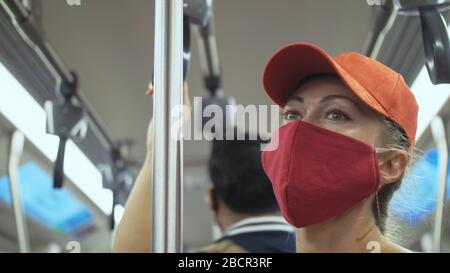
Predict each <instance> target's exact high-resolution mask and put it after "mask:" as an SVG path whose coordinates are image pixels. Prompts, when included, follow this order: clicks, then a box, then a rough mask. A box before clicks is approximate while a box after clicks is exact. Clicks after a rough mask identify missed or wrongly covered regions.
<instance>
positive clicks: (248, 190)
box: [208, 134, 278, 214]
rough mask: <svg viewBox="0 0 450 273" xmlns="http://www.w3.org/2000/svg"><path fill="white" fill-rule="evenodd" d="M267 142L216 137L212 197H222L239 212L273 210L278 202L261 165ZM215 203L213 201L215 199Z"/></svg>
mask: <svg viewBox="0 0 450 273" xmlns="http://www.w3.org/2000/svg"><path fill="white" fill-rule="evenodd" d="M263 143H265V142H264V141H262V140H260V139H258V140H249V134H245V140H214V141H213V142H212V145H213V149H212V153H211V157H210V159H209V164H208V168H209V175H210V178H211V180H212V184H213V186H214V189H213V198H216V199H220V200H222V201H223V202H224V203H225V204H226V205H227V206H228V207H229V208H230V209H231V210H232V211H234V212H236V213H246V214H259V213H274V212H277V211H278V205H277V202H276V199H275V196H274V193H273V189H272V185H271V183H270V181H269V178H268V177H267V175H266V173H265V172H264V170H263V167H262V164H261V145H262V144H263ZM213 202H214V200H213Z"/></svg>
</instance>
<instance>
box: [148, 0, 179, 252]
mask: <svg viewBox="0 0 450 273" xmlns="http://www.w3.org/2000/svg"><path fill="white" fill-rule="evenodd" d="M154 61H155V65H154V80H155V83H154V88H155V92H154V107H153V120H154V133H153V134H154V135H153V137H154V138H153V141H154V142H153V144H154V146H153V147H154V148H153V241H152V242H153V252H155V253H168V252H169V253H173V252H181V251H182V201H183V198H182V195H183V194H182V177H183V175H182V173H183V171H182V162H181V161H182V158H183V143H182V141H181V140H180V139H179V138H178V136H177V135H173V133H172V132H173V131H174V130H173V128H176V126H179V122H180V120H182V119H181V118H182V112H173V109H176V107H177V106H180V105H183V92H182V90H183V76H182V75H183V1H182V0H156V1H155V57H154Z"/></svg>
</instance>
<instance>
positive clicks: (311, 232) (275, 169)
mask: <svg viewBox="0 0 450 273" xmlns="http://www.w3.org/2000/svg"><path fill="white" fill-rule="evenodd" d="M264 87H265V89H266V91H267V93H268V95H269V96H270V97H271V98H272V99H273V100H274V101H275V102H276V103H277V104H278V105H280V107H282V108H283V117H284V119H285V121H286V124H285V125H283V126H282V127H281V128H280V129H279V130H278V132H277V133H276V134H275V135H274V136H273V138H272V142H271V144H269V146H268V147H267V149H266V151H264V152H263V155H262V162H263V167H264V169H265V171H266V173H267V175H268V176H269V178H270V180H271V182H272V185H273V189H274V193H275V196H276V198H277V201H278V204H279V206H280V209H281V211H282V214H283V216H284V217H285V219H286V220H287V221H288V222H289V223H291V224H292V225H293V226H295V227H296V228H297V229H296V237H297V238H296V239H297V251H298V252H409V251H408V250H407V249H405V248H403V247H401V246H399V245H396V244H395V243H393V242H391V241H389V240H388V239H387V238H386V237H385V236H384V235H383V234H384V231H385V221H386V217H387V208H388V203H389V200H390V199H391V197H392V194H393V193H394V191H395V190H396V189H398V188H399V186H400V183H401V180H402V178H403V174H404V172H405V169H406V167H407V165H408V161H409V158H410V156H409V154H410V152H411V151H412V150H413V147H414V140H415V134H416V128H417V112H418V106H417V103H416V101H415V98H414V96H413V94H412V93H411V91H410V90H409V89H408V87H407V85H406V84H405V82H404V80H403V78H402V77H401V76H400V75H399V74H398V73H396V72H395V71H393V70H391V69H389V68H387V67H386V66H384V65H383V64H381V63H379V62H377V61H374V60H371V59H369V58H367V57H364V56H361V55H359V54H357V53H352V52H350V53H344V54H341V55H339V56H337V57H335V58H331V57H330V56H328V55H327V54H326V53H325V52H324V51H323V50H322V49H320V48H318V47H316V46H314V45H311V44H307V43H297V44H292V45H288V46H287V47H284V48H282V49H281V50H279V51H278V52H277V53H276V54H275V55H274V56H273V57H272V58H271V60H270V61H269V63H268V64H267V66H266V69H265V72H264ZM185 102H186V103H187V105H189V100H188V99H187V87H186V88H185ZM150 129H151V126H150ZM149 132H151V130H149ZM150 135H151V134H149V136H150ZM375 147H376V148H375ZM151 153H152V141H151V138H150V137H149V142H148V156H147V159H146V163H145V164H144V167H143V169H142V171H141V173H140V175H139V176H138V178H137V181H136V184H135V186H134V189H133V191H132V193H131V195H130V197H129V200H128V202H127V205H126V208H125V214H124V216H123V218H122V222H121V223H120V225H119V228H118V230H117V235H116V239H115V243H114V250H115V251H121V252H124V251H132V252H137V251H150V250H151V239H150V234H151V226H152V219H151V204H152V202H151V200H149V198H148V197H149V196H151V177H152V175H151V172H152V170H151V168H148V167H146V166H151V165H150V163H151Z"/></svg>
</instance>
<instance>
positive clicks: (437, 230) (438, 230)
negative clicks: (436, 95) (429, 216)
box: [431, 116, 448, 252]
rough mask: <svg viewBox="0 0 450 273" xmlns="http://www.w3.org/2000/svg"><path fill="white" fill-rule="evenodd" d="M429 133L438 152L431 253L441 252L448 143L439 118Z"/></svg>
mask: <svg viewBox="0 0 450 273" xmlns="http://www.w3.org/2000/svg"><path fill="white" fill-rule="evenodd" d="M431 132H432V134H433V139H434V142H435V143H436V146H437V148H438V152H439V178H438V179H439V180H438V192H437V199H436V214H435V217H434V234H433V252H441V240H442V225H443V216H444V203H445V192H446V186H447V177H448V143H447V134H446V131H445V124H444V121H443V120H442V118H441V117H440V116H437V117H435V118H434V119H433V121H432V123H431Z"/></svg>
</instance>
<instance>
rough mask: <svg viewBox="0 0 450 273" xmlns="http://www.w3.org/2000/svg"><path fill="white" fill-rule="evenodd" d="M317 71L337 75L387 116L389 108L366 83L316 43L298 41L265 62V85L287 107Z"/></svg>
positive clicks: (276, 101) (276, 99) (372, 106)
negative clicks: (352, 74)
mask: <svg viewBox="0 0 450 273" xmlns="http://www.w3.org/2000/svg"><path fill="white" fill-rule="evenodd" d="M314 74H336V75H337V76H339V78H340V79H341V80H342V81H343V83H344V84H345V85H346V86H347V87H348V88H349V89H350V90H351V91H352V92H353V93H354V94H355V95H356V96H357V97H358V98H360V99H361V100H362V102H364V103H365V104H367V106H369V107H370V108H372V109H373V110H375V111H376V112H378V113H380V114H382V115H385V116H386V115H387V111H386V110H385V109H384V108H383V106H382V105H381V104H380V103H379V102H378V101H377V100H376V99H375V98H374V97H373V96H372V95H371V94H370V92H368V91H367V90H366V89H365V88H364V86H362V85H361V84H360V83H359V82H358V81H357V80H356V79H354V78H353V77H352V76H351V75H350V74H349V73H347V72H346V71H345V69H344V68H342V67H341V66H340V65H339V64H338V63H337V62H336V61H335V60H334V59H333V58H332V57H331V56H329V55H328V54H327V53H326V52H325V51H323V50H322V49H321V48H319V47H317V46H315V45H313V44H309V43H295V44H290V45H288V46H286V47H283V48H282V49H280V50H279V51H277V52H276V53H275V54H274V56H273V57H272V58H271V59H270V60H269V62H268V63H267V65H266V68H265V70H264V75H263V84H264V88H265V90H266V92H267V94H268V95H269V97H270V98H271V99H272V100H273V101H274V102H275V103H276V104H278V105H279V106H281V107H284V106H285V104H286V103H287V101H288V100H289V98H290V96H291V95H292V93H293V92H294V91H295V90H296V88H298V85H299V84H300V82H301V81H302V80H303V79H304V78H306V77H308V76H310V75H314Z"/></svg>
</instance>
